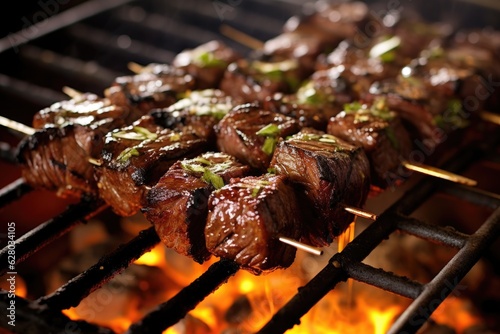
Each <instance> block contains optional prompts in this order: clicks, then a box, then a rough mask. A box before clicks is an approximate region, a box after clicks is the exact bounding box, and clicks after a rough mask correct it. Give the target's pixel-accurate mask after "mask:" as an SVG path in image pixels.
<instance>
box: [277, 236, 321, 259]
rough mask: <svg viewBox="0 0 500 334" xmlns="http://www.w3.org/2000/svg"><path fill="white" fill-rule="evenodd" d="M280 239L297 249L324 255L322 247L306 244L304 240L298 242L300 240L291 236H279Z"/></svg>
mask: <svg viewBox="0 0 500 334" xmlns="http://www.w3.org/2000/svg"><path fill="white" fill-rule="evenodd" d="M279 241H281V242H282V243H285V244H287V245H290V246H293V247H295V248H297V249H301V250H303V251H305V252H308V253H310V254H313V255H317V256H320V255H323V251H322V250H321V249H319V248H317V247H313V246H309V245H306V244H304V243H302V242H298V241H296V240H293V239H290V238H286V237H279Z"/></svg>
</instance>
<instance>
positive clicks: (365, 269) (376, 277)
mask: <svg viewBox="0 0 500 334" xmlns="http://www.w3.org/2000/svg"><path fill="white" fill-rule="evenodd" d="M344 269H345V271H346V272H347V274H348V275H349V276H350V277H351V278H353V279H355V280H357V281H360V282H363V283H367V284H370V285H373V286H376V287H379V288H381V289H384V290H386V291H390V292H392V293H395V294H398V295H401V296H403V297H407V298H411V299H415V298H417V297H418V295H419V294H420V293H421V292H422V290H423V288H424V286H423V285H422V284H421V283H419V282H415V281H413V280H410V279H409V278H407V277H403V276H398V275H395V274H393V273H389V272H387V271H385V270H383V269H379V268H374V267H372V266H369V265H367V264H364V263H362V262H352V263H349V264H347V265H346V266H345V267H344Z"/></svg>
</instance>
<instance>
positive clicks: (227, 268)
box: [126, 259, 239, 334]
mask: <svg viewBox="0 0 500 334" xmlns="http://www.w3.org/2000/svg"><path fill="white" fill-rule="evenodd" d="M238 269H239V265H238V264H236V263H235V262H233V261H230V260H226V259H221V260H220V261H219V262H216V263H214V264H212V265H211V266H210V268H208V270H207V271H206V272H205V273H203V274H202V275H201V276H200V277H199V278H198V279H196V280H195V281H193V282H192V283H191V284H190V285H188V286H187V287H185V288H184V289H182V290H181V291H180V292H179V293H178V294H177V295H175V296H174V297H172V299H170V300H169V301H167V302H165V303H163V304H161V305H159V306H158V307H157V308H156V309H155V310H153V311H152V312H150V313H149V314H148V315H147V316H145V317H144V318H143V319H142V320H141V321H139V322H137V323H135V324H133V325H132V326H130V328H129V329H128V330H127V332H126V334H142V333H161V332H162V331H163V330H164V329H166V328H168V327H170V326H173V325H175V324H176V323H177V322H178V321H179V320H181V319H182V318H184V317H185V316H186V314H187V313H188V312H189V311H191V310H192V309H194V308H195V307H196V305H198V303H200V302H201V301H202V300H203V299H205V297H206V296H208V295H209V294H211V293H212V292H214V291H215V290H216V289H217V288H219V286H221V285H222V284H223V283H225V282H226V281H227V280H228V279H229V278H230V277H231V276H233V275H234V274H235V273H236V272H237V271H238Z"/></svg>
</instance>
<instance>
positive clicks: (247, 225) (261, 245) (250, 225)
mask: <svg viewBox="0 0 500 334" xmlns="http://www.w3.org/2000/svg"><path fill="white" fill-rule="evenodd" d="M208 208H209V213H208V219H207V224H206V227H205V240H206V245H207V249H208V251H209V252H210V253H212V254H214V255H215V256H219V257H223V258H228V259H232V260H234V261H236V262H237V263H239V264H240V265H241V266H242V267H243V268H245V269H247V270H249V271H251V272H253V273H255V274H259V273H261V272H263V271H272V270H274V269H277V268H286V267H288V266H290V265H291V264H292V262H293V260H294V258H295V249H294V248H293V247H290V246H288V245H285V244H283V243H281V242H280V241H279V237H280V236H284V237H289V238H292V239H295V240H296V239H298V238H299V236H300V230H301V228H300V226H301V223H302V220H301V215H300V213H301V212H300V210H299V207H298V204H297V198H296V197H295V193H294V189H293V188H292V187H291V186H290V185H289V183H288V181H287V180H286V178H285V177H283V176H279V175H271V174H266V175H263V176H259V177H254V176H248V177H245V178H241V179H232V180H231V183H230V184H228V185H226V186H224V187H223V188H222V189H220V190H218V191H216V192H214V193H212V195H211V196H210V198H209V201H208Z"/></svg>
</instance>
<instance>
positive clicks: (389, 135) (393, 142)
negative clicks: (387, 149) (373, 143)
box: [385, 127, 399, 150]
mask: <svg viewBox="0 0 500 334" xmlns="http://www.w3.org/2000/svg"><path fill="white" fill-rule="evenodd" d="M385 134H386V135H387V139H389V141H390V142H391V145H392V147H394V148H395V149H396V150H399V141H398V139H397V138H396V134H395V133H394V130H393V129H392V128H391V127H387V128H385Z"/></svg>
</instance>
